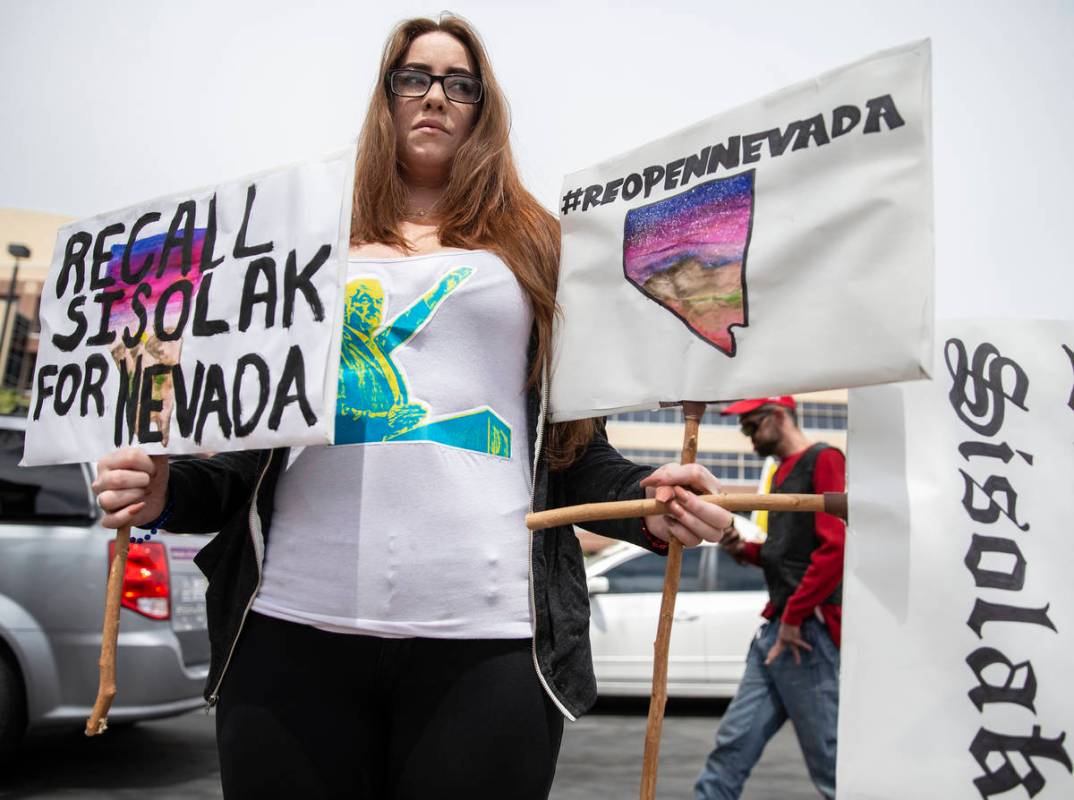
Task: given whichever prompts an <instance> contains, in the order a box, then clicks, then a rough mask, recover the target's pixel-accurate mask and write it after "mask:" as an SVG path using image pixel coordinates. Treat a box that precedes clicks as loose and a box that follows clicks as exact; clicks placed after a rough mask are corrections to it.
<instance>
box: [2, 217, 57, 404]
mask: <svg viewBox="0 0 1074 800" xmlns="http://www.w3.org/2000/svg"><path fill="white" fill-rule="evenodd" d="M71 219H72V218H71V217H64V216H60V215H58V214H47V213H44V212H40V211H24V210H21V209H16V208H0V386H3V387H4V388H8V389H16V390H19V391H22V392H29V390H30V386H31V383H32V382H33V375H34V365H35V364H36V362H37V345H38V340H39V337H40V332H41V326H40V321H39V319H38V309H39V307H40V302H41V289H42V287H43V286H44V283H45V276H46V275H47V274H48V268H49V264H51V263H52V250H53V248H54V247H55V245H56V233H57V231H58V230H59V228H60V226H62V225H65V224H66V223H68V222H70V221H71ZM11 245H16V246H19V245H21V246H23V247H26V248H28V249H29V251H30V257H29V258H19V259H16V258H14V257H13V256H12V255H11V254H10V251H9V246H11ZM16 261H17V264H18V276H17V277H15V270H16ZM12 278H15V281H14V285H12Z"/></svg>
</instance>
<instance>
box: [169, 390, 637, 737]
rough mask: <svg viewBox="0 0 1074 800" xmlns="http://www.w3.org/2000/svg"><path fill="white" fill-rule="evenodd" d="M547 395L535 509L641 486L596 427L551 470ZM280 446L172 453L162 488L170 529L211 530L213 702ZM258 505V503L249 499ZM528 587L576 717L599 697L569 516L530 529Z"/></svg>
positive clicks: (254, 580)
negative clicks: (183, 455)
mask: <svg viewBox="0 0 1074 800" xmlns="http://www.w3.org/2000/svg"><path fill="white" fill-rule="evenodd" d="M544 413H545V409H544V402H543V400H542V398H541V397H540V396H539V394H538V392H537V390H536V389H531V390H530V392H529V394H528V397H527V403H526V415H527V420H528V422H529V425H528V428H529V452H530V456H531V459H530V463H531V464H533V463H534V453H535V452H536V453H537V458H536V464H535V466H534V478H533V510H534V511H543V510H544V509H546V508H557V507H560V506H565V505H574V504H576V503H592V502H600V501H611V500H632V499H636V498H639V497H642V496H643V495H644V492H643V490H642V489H641V488H640V487H639V486H638V482H639V481H640V480H641V479H642V478H643V477H645V476H646V475H648V474H649V472H650V469H649V468H648V467H641V466H638V465H636V464H634V463H632V462H630V461H627V460H626V459H624V458H623V457H622V456H621V455H620V454H619V453H618V452H617V451H616V450H615V448H613V447H612V446H611V445H610V444H609V443H608V440H607V438H606V437H605V435H604V433H603V430H601V431H599V432H598V434H597V436H596V437H594V439H593V441H592V442H590V444H589V446H588V448H587V449H586V451H585V452H584V453H583V454H582V455H581V456H580V457H579V458H578V459H577V460H576V461H575V462H574V463H573V464H571V466H570V467H568V468H567V469H565V470H562V471H557V472H553V473H550V472H549V469H548V459H547V457H546V455H545V453H544V452H543V448H541V447H540V439H541V438H542V434H543V430H544V419H543V418H544ZM287 454H288V451H287V450H286V449H277V450H249V451H243V452H236V453H222V454H220V455H217V456H214V457H212V458H209V459H176V460H174V461H172V462H171V465H170V472H169V479H168V494H169V498H170V501H171V503H172V505H173V512H172V515H171V517H170V518H169V519H168V521H167V524H166V525H165V526H164V527H165V528H166V529H167V530H169V531H172V532H176V533H211V532H213V531H219V533H217V535H216V537H215V538H214V539H213V540H212V541H211V542H210V543H209V544H207V545H206V546H205V547H204V548H202V550H201V552H200V553H199V554H198V556H197V557H196V558H195V561H196V562H197V565H198V567H199V568H200V569H201V571H202V572H203V573H205V576H206V577H207V578H208V579H209V588H208V590H207V591H206V603H207V613H208V622H209V641H210V646H211V661H210V666H209V677H208V681H207V683H206V687H205V699H206V700H208V701H209V703H210V704H215V702H216V699H217V693H218V692H219V688H220V684H221V683H222V681H223V677H224V672H225V670H226V669H227V666H228V663H229V662H230V660H231V653H232V651H233V649H234V647H235V643H236V642H237V641H238V637H239V634H240V632H241V631H242V626H243V623H244V621H245V619H246V616H247V613H248V612H249V609H250V605H251V604H252V603H253V599H254V596H255V595H256V593H257V590H258V587H259V585H260V582H261V566H262V562H263V560H264V554H265V542H266V540H267V539H268V537H269V535H270V531H271V528H272V509H273V494H274V492H275V490H276V484H277V482H278V480H279V477H280V474H281V473H282V471H283V467H284V465H285V464H286V463H287ZM255 505H256V507H255ZM587 527H588V528H589V529H590V530H593V531H594V532H596V533H601V534H603V535H605V536H610V537H612V538H615V539H622V540H625V541H628V542H633V543H634V544H637V545H640V546H642V547H645V548H647V549H650V550H652V549H653V548H652V547H651V546H650V544H649V542H648V541H647V539H646V537H645V536H644V534H643V533H642V532H641V524H640V521H639V520H613V521H608V522H602V523H589V524H588V525H587ZM530 565H531V567H530V591H531V593H532V600H533V614H534V623H533V624H534V639H533V656H534V664H535V669H537V674H538V677H539V679H540V680H541V683H542V685H543V686H544V687H545V690H546V691H547V692H548V693H549V695H550V696H551V697H552V699H553V701H555V703H556V705H557V706H558V707H559V709H560V711H562V712H563V713H564V715H566V716H567V717H568V718H570V719H574V718H576V717H577V716H579V715H581V714H583V713H585V712H586V711H587V710H588V709H589V708H590V706H592V705H593V702H594V701H595V700H596V696H597V689H596V679H595V677H594V675H593V659H592V653H591V650H590V644H589V592H588V589H587V587H586V577H585V567H584V564H583V562H582V552H581V547H580V546H579V544H578V539H577V537H576V536H575V535H574V532H573V529H572V528H571V527H570V526H563V527H558V528H550V529H548V530H544V531H537V532H534V533H533V534H532V539H531V545H530Z"/></svg>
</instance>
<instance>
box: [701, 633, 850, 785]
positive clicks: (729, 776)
mask: <svg viewBox="0 0 1074 800" xmlns="http://www.w3.org/2000/svg"><path fill="white" fill-rule="evenodd" d="M778 633H779V620H775V621H773V622H765V623H764V624H763V625H761V627H760V628H759V629H758V631H757V635H756V636H754V638H753V643H752V644H751V645H750V652H749V655H748V656H747V658H746V673H745V674H744V675H743V676H742V683H741V684H739V687H738V692H737V693H736V694H735V699H734V700H732V701H731V705H730V706H728V707H727V713H726V714H724V717H723V719H722V720H721V721H720V727H719V730H718V731H717V732H716V749H715V750H713V751H712V752H711V753H709V757H708V759H707V760H706V761H705V766H704V768H703V769H702V770H701V775H700V777H698V779H697V784H696V785H695V786H694V797H695V798H696V800H735V799H736V798H738V797H739V796H740V795H741V794H742V786H743V784H745V782H746V778H748V777H749V774H750V771H751V770H752V769H753V765H754V764H756V763H757V761H758V760H759V759H760V758H761V753H762V752H764V748H765V745H766V744H768V740H769V739H771V738H772V737H773V736H774V735H775V734H776V731H778V730H779V729H780V728H781V727H783V723H784V722H785V721H786V720H787V719H788V718H790V720H791V722H793V723H794V730H795V732H796V733H797V734H798V743H799V744H800V745H801V747H802V755H804V756H805V762H806V766H807V767H808V768H809V776H810V777H811V778H812V779H813V783H814V784H815V785H816V787H817V789H818V790H820V793H821V794H822V795H823V796H824V797H826V798H828V799H829V800H831V799H832V798H834V797H835V732H836V722H837V719H838V717H839V650H838V649H837V648H836V646H835V643H834V642H833V641H832V639H831V637H830V636H829V635H828V630H827V628H826V627H825V625H824V623H822V622H820V621H819V620H818V619H816V618H815V617H810V618H809V619H807V620H806V621H805V622H804V623H802V638H804V639H805V640H806V641H807V642H809V644H811V645H812V646H813V650H812V651H810V652H806V651H805V650H802V651H801V654H802V663H801V664H800V665H799V664H795V663H794V654H793V653H792V652H791V651H790V650H789V649H787V650H785V651H784V652H783V653H782V654H780V656H779V658H777V659H776V661H775V663H773V664H772V666H770V667H766V666H765V664H764V660H765V656H767V655H768V651H769V650H770V649H771V647H772V645H773V644H775V642H776V636H777V634H778Z"/></svg>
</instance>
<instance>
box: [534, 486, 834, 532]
mask: <svg viewBox="0 0 1074 800" xmlns="http://www.w3.org/2000/svg"><path fill="white" fill-rule="evenodd" d="M698 499H699V500H703V501H704V502H706V503H713V504H715V505H718V506H722V507H723V508H726V509H727V510H728V511H732V512H735V511H803V512H818V511H822V512H825V513H828V514H834V515H835V516H837V517H841V518H842V519H846V515H847V496H846V494H845V493H842V492H828V493H826V494H703V495H700V496H699V497H698ZM665 512H666V509H665V507H664V504H663V503H661V502H660V501H659V500H620V501H618V502H614V503H586V504H584V505H580V506H566V507H564V508H553V509H552V510H550V511H541V512H538V513H536V514H527V515H526V527H527V528H529V529H530V530H531V531H539V530H544V529H545V528H554V527H556V526H558V525H581V524H582V523H585V522H596V521H597V520H605V519H634V518H636V517H649V516H655V515H657V514H664V513H665Z"/></svg>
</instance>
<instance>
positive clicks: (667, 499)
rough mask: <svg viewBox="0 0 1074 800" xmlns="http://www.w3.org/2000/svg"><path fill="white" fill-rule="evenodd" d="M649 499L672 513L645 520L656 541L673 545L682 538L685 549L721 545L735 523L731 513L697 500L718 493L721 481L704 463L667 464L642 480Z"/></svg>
mask: <svg viewBox="0 0 1074 800" xmlns="http://www.w3.org/2000/svg"><path fill="white" fill-rule="evenodd" d="M641 486H642V488H644V489H645V496H646V497H647V498H650V499H651V498H656V499H657V500H659V501H661V502H662V503H664V504H665V505H666V506H667V509H668V513H667V514H665V515H656V516H651V517H646V518H645V525H646V527H647V528H648V529H649V533H651V534H652V535H653V536H655V537H656V538H658V539H660V540H662V541H665V542H670V541H671V539H672V537H674V538H675V539H678V540H679V541H680V542H681V543H682V545H683V547H695V546H696V545H699V544H701V542H702V541H706V542H718V541H720V539H721V538H722V537H723V533H724V531H726V530H727V529H728V528H730V527H731V523H732V522H733V520H734V517H733V515H732V514H731V512H730V511H728V510H727V509H725V508H720V507H719V506H715V505H712V504H711V503H703V502H701V501H700V500H698V499H697V496H696V494H695V492H692V491H690V490H691V489H694V490H696V491H697V492H699V493H701V494H716V493H718V492H719V491H720V482H719V481H718V480H716V477H715V476H714V475H713V474H712V473H711V472H709V471H708V470H707V469H705V468H704V467H702V466H701V465H700V464H665V465H664V466H662V467H660V469H658V470H656V471H655V472H654V473H653V474H652V475H650V476H649V477H648V478H645V479H643V480H642V481H641Z"/></svg>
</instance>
